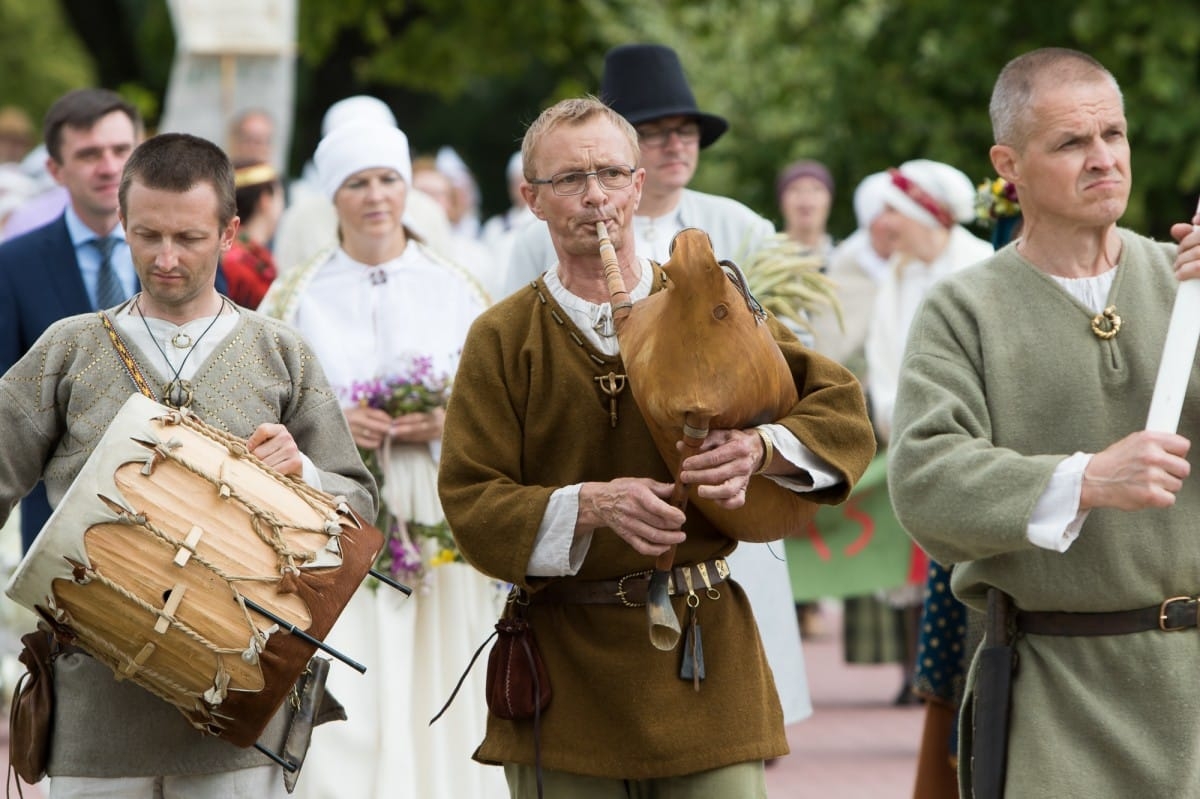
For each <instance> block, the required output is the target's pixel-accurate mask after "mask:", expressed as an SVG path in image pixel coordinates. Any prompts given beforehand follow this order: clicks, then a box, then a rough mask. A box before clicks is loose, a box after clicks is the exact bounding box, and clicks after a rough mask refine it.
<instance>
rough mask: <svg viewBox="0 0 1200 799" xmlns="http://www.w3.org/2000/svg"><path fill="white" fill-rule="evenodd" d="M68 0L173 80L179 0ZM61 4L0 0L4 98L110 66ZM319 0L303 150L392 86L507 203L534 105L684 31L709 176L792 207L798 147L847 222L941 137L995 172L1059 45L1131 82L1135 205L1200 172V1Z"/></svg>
mask: <svg viewBox="0 0 1200 799" xmlns="http://www.w3.org/2000/svg"><path fill="white" fill-rule="evenodd" d="M59 6H60V7H61V8H64V9H66V10H67V11H68V12H69V14H70V19H71V22H72V24H73V25H74V27H75V29H76V30H77V31H78V32H79V36H80V37H81V38H82V39H83V41H84V42H85V43H86V45H87V48H88V50H90V51H91V53H92V55H93V57H94V60H95V63H96V65H97V67H96V73H95V74H96V75H98V78H99V79H100V80H101V81H102V82H104V83H105V85H110V86H116V87H123V90H125V91H126V93H136V91H142V92H144V94H145V97H146V98H148V101H161V97H162V96H163V94H164V93H165V89H166V79H167V74H168V69H169V65H170V49H169V47H170V43H171V38H170V31H169V24H166V23H165V22H164V20H165V19H166V17H165V5H164V0H60V4H59ZM54 8H55V7H54V6H51V5H49V4H42V3H28V2H25V1H24V0H0V37H2V38H0V44H3V45H5V46H4V47H3V49H0V53H3V55H0V58H3V59H4V61H3V63H4V65H5V68H4V69H2V70H0V87H4V88H5V92H4V97H3V98H0V101H3V100H5V99H12V98H17V99H22V98H27V100H24V99H22V101H23V102H27V103H28V105H29V107H30V109H31V110H33V111H35V112H38V113H40V111H41V110H44V108H45V106H46V105H48V103H49V102H50V101H51V100H53V97H54V96H55V95H56V94H57V93H60V90H61V89H62V88H63V87H64V86H66V85H70V84H72V83H84V82H87V81H88V80H89V79H90V77H91V74H92V73H91V72H90V70H88V71H83V72H81V71H78V69H76V71H74V72H69V73H66V74H64V73H63V72H62V71H63V70H67V69H68V68H70V65H71V64H72V63H75V59H73V58H72V57H71V54H70V52H71V48H70V45H71V42H72V41H73V37H71V36H69V35H59V34H57V33H49V34H48V33H46V32H45V31H46V30H49V29H52V28H53V25H52V23H53V18H54V17H56V16H57V15H56V14H55V13H54ZM47 9H49V12H47ZM299 9H300V18H299V26H298V38H299V41H298V53H299V56H300V63H299V65H298V80H297V89H298V93H297V104H296V125H295V141H294V147H293V157H292V161H293V165H294V166H298V165H299V164H300V163H301V162H302V161H303V160H304V159H306V158H307V157H308V156H309V155H310V154H311V153H312V149H313V147H314V146H315V143H316V137H317V136H318V134H319V123H320V117H321V114H322V113H323V112H324V109H325V108H326V107H327V106H328V105H329V104H330V103H331V102H333V101H334V100H337V99H339V98H341V97H344V96H346V95H349V94H354V93H360V92H366V93H372V94H376V95H377V96H380V97H382V98H383V99H385V100H387V101H388V102H389V103H390V104H391V105H392V107H393V108H394V109H395V111H396V113H397V117H398V118H399V121H400V124H401V126H402V127H403V128H404V129H405V131H406V132H407V133H408V134H409V136H410V138H411V140H412V142H413V147H414V150H416V151H418V152H422V151H424V152H429V151H432V150H434V149H436V147H437V146H439V145H441V144H450V145H452V146H454V147H455V148H456V149H457V150H458V151H459V152H460V154H462V155H463V157H464V158H465V159H466V160H467V162H468V163H469V164H471V165H472V166H473V167H475V169H476V172H477V174H478V177H479V178H480V180H481V182H482V183H483V185H484V190H485V193H484V196H485V200H490V204H491V208H490V209H489V210H498V207H499V206H501V205H503V204H504V203H506V199H505V194H504V188H503V178H502V170H503V164H504V161H505V159H506V158H507V156H508V154H509V153H511V152H512V151H513V150H514V149H515V148H516V146H517V144H518V142H519V140H520V137H521V135H522V133H523V131H524V128H525V126H526V125H527V124H528V122H529V121H530V120H531V119H532V118H533V117H534V116H536V114H537V113H538V111H540V110H541V109H542V108H543V107H545V106H546V105H547V104H549V103H550V102H553V101H554V100H557V99H560V98H561V97H564V96H569V95H577V94H580V93H582V92H585V91H595V90H596V89H597V87H598V86H599V77H600V70H601V66H602V61H603V54H604V52H605V51H606V50H607V49H608V48H609V47H611V46H613V45H615V44H620V43H625V42H633V41H654V42H662V43H665V44H669V45H671V46H673V47H674V48H675V49H676V50H677V51H678V52H679V54H680V57H681V59H682V61H683V63H684V67H685V69H686V70H687V73H688V76H689V78H690V81H691V83H692V86H693V89H694V90H695V93H696V96H697V99H698V101H699V103H700V105H701V107H702V108H704V109H705V110H710V111H712V112H714V113H718V114H721V115H723V116H725V117H727V118H728V119H729V120H730V123H731V128H730V132H729V133H728V134H726V136H725V137H724V138H723V139H722V140H721V141H720V142H718V143H717V144H716V145H715V146H714V147H712V148H711V149H709V150H706V151H705V153H704V156H703V158H702V159H701V162H702V163H701V168H700V171H699V172H698V175H697V180H696V184H695V185H696V186H697V188H700V189H703V190H708V191H714V192H719V193H722V194H727V195H730V196H733V197H736V198H738V199H740V200H742V201H743V202H746V203H748V204H750V205H751V206H753V207H754V208H756V209H757V210H758V211H760V212H761V213H763V214H764V215H766V216H773V217H775V216H776V213H777V212H776V207H775V197H774V177H775V175H776V173H777V172H778V170H779V169H780V168H781V167H782V166H783V165H784V164H786V163H787V162H788V161H790V160H793V159H795V158H799V157H814V158H818V159H821V160H823V161H825V162H826V163H827V164H828V165H829V166H830V168H831V170H832V171H833V174H834V176H835V178H836V179H837V183H838V186H839V193H838V197H837V198H836V204H835V213H834V219H833V228H834V230H835V232H838V233H840V234H845V233H848V232H849V230H850V228H851V227H852V226H853V219H852V213H851V203H850V197H851V194H852V191H853V188H854V186H855V185H856V184H857V182H858V181H859V180H860V179H861V178H862V177H863V176H865V175H866V174H868V173H870V172H873V171H877V170H879V169H882V168H885V167H887V166H891V165H895V164H898V163H900V162H902V161H905V160H908V159H910V158H918V157H927V158H935V159H938V160H941V161H946V162H948V163H951V164H954V165H955V166H958V167H959V168H961V169H962V170H963V171H964V172H966V173H967V174H968V175H969V176H971V177H972V178H973V179H974V180H976V181H981V180H982V179H983V178H985V177H987V176H989V175H991V174H992V169H991V166H990V163H989V161H988V156H987V150H988V147H989V145H990V144H991V128H990V123H989V121H988V117H987V101H988V96H989V94H990V91H991V86H992V83H993V81H994V80H995V76H996V74H997V73H998V72H999V70H1000V68H1001V67H1002V66H1003V65H1004V64H1005V63H1006V62H1007V61H1008V60H1009V59H1010V58H1012V57H1013V56H1016V55H1018V54H1020V53H1022V52H1025V51H1027V50H1029V49H1032V48H1035V47H1040V46H1046V45H1061V46H1066V47H1075V48H1078V49H1081V50H1084V51H1086V52H1089V53H1091V54H1092V55H1094V56H1096V57H1097V58H1098V59H1099V60H1100V61H1101V62H1102V63H1104V64H1105V65H1106V66H1108V67H1109V69H1111V70H1112V72H1113V74H1114V75H1115V76H1116V77H1117V78H1118V80H1119V81H1120V82H1121V85H1122V88H1123V90H1124V93H1125V100H1126V109H1127V112H1128V116H1129V121H1130V136H1131V141H1132V143H1133V148H1134V172H1135V181H1134V192H1133V196H1132V197H1131V201H1130V208H1129V212H1128V213H1127V215H1126V217H1125V220H1124V222H1125V224H1127V225H1129V226H1130V227H1132V228H1135V229H1138V230H1142V231H1144V232H1147V233H1150V234H1152V235H1156V236H1160V237H1162V236H1165V235H1166V230H1167V227H1168V226H1169V224H1170V223H1171V222H1172V221H1175V220H1178V219H1181V218H1184V217H1185V216H1187V215H1188V214H1189V213H1190V211H1191V209H1192V207H1193V206H1194V199H1193V196H1194V194H1195V192H1196V191H1197V189H1198V187H1200V149H1197V148H1195V147H1193V146H1191V141H1190V138H1191V135H1193V132H1194V131H1196V130H1197V129H1200V103H1198V102H1196V101H1197V99H1198V98H1197V91H1198V88H1197V87H1198V83H1200V81H1198V78H1200V74H1198V70H1200V58H1198V56H1200V7H1198V6H1195V5H1194V4H1187V3H1178V2H1175V1H1174V0H1079V2H1076V3H1072V4H1062V3H1052V2H1047V1H1046V0H1010V2H1008V3H1003V4H994V3H981V2H969V1H968V2H963V0H758V2H756V3H753V4H748V3H745V2H744V1H743V0H658V2H655V3H645V2H643V0H535V1H534V2H528V3H510V4H498V3H495V2H494V0H338V2H334V3H326V2H317V0H299ZM164 26H165V27H166V30H164ZM51 54H52V55H51ZM84 60H85V61H86V59H84ZM85 69H86V68H85ZM776 218H777V217H776Z"/></svg>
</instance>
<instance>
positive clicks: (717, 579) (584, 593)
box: [529, 558, 729, 608]
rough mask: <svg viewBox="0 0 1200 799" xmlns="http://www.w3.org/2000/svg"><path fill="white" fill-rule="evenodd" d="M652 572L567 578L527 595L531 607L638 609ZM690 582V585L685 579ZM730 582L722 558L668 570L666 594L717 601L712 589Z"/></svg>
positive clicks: (727, 567)
mask: <svg viewBox="0 0 1200 799" xmlns="http://www.w3.org/2000/svg"><path fill="white" fill-rule="evenodd" d="M653 573H654V571H653V570H652V569H647V570H646V571H642V572H634V573H632V574H627V575H625V576H624V577H622V578H620V579H618V580H576V579H573V578H567V579H562V580H554V581H552V582H549V583H547V584H546V586H545V587H544V588H542V589H541V590H539V591H536V592H534V593H532V594H530V595H529V601H530V603H532V604H534V605H546V604H555V603H560V604H568V605H625V606H626V607H630V608H640V607H642V606H643V605H645V604H646V591H647V589H648V588H649V587H650V575H652V574H653ZM689 577H690V578H691V580H690V582H689V580H688V578H689ZM728 578H729V564H728V563H726V562H725V559H724V558H716V559H714V560H706V561H704V562H703V563H693V564H690V565H686V566H676V567H675V568H673V569H671V577H670V579H669V581H668V593H669V594H671V595H672V596H674V595H676V594H685V593H687V592H688V588H687V586H688V585H691V586H692V587H693V588H694V589H695V591H696V592H697V593H699V592H706V593H707V594H708V597H709V598H710V599H717V598H719V597H720V596H721V592H720V591H717V590H716V588H715V587H714V586H717V585H720V584H721V583H723V582H725V580H726V579H728Z"/></svg>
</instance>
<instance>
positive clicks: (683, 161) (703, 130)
mask: <svg viewBox="0 0 1200 799" xmlns="http://www.w3.org/2000/svg"><path fill="white" fill-rule="evenodd" d="M600 99H601V100H602V101H603V102H604V103H606V104H607V105H609V106H610V107H611V108H612V109H613V110H614V111H616V112H618V113H619V114H621V116H623V117H625V118H626V119H627V120H629V122H630V124H632V125H633V126H634V128H636V129H637V132H638V138H639V144H640V145H641V156H642V162H641V164H640V166H641V167H642V168H643V169H645V170H646V184H645V186H644V187H643V189H642V200H641V203H640V204H639V205H638V207H637V211H636V214H635V216H634V218H633V229H634V234H635V236H636V241H637V254H638V255H639V256H641V257H643V258H650V259H652V260H655V261H657V262H659V263H663V262H664V261H666V260H667V256H668V249H669V247H670V245H671V239H672V238H674V236H675V234H676V233H678V232H679V231H680V230H682V229H684V228H685V227H696V228H700V229H701V230H704V231H705V232H707V233H708V235H709V238H711V239H712V242H713V248H714V249H715V250H716V253H717V258H722V259H724V258H728V259H730V260H733V261H738V260H741V259H742V258H744V257H745V256H746V255H747V254H748V253H750V252H752V251H753V250H754V249H756V248H757V247H758V246H759V244H760V243H761V242H762V241H763V239H764V238H766V237H767V236H770V235H771V234H773V233H774V232H775V228H774V226H773V225H772V224H771V223H770V222H769V221H767V220H766V219H763V218H762V217H761V216H759V215H758V214H756V213H754V212H753V211H751V210H750V209H749V208H747V207H746V206H744V205H742V204H741V203H739V202H737V201H736V200H731V199H729V198H728V197H718V196H717V195H715V194H704V193H702V192H698V191H693V190H692V189H689V188H688V187H687V186H688V184H689V183H691V181H692V176H693V175H695V174H696V167H697V166H698V164H699V162H700V151H701V150H703V149H704V148H705V147H708V146H709V145H711V144H713V143H714V142H715V141H716V140H717V139H719V138H721V136H722V134H724V133H725V131H726V130H728V128H729V123H728V122H727V121H725V119H723V118H722V117H719V116H717V115H716V114H708V113H705V112H703V111H701V110H700V109H699V108H697V107H696V98H695V96H693V94H692V90H691V87H689V86H688V82H687V78H686V77H685V76H684V74H683V67H682V65H681V64H680V63H679V56H678V55H676V53H675V51H674V50H672V49H671V48H669V47H665V46H663V45H660V44H626V45H621V46H619V47H614V48H613V49H611V50H609V51H608V53H607V54H605V56H604V74H603V75H602V76H601V78H600ZM555 260H556V257H555V255H554V246H553V245H552V244H551V243H550V233H549V232H548V231H547V229H546V226H545V225H537V224H535V225H529V226H528V227H527V228H525V229H524V230H523V231H522V232H521V233H520V235H518V236H517V238H516V240H515V242H514V244H513V250H512V255H511V256H510V258H509V262H508V279H507V281H506V289H505V294H511V293H512V292H513V291H516V290H517V289H519V288H522V287H524V286H527V285H529V283H530V282H531V281H533V280H536V279H537V277H538V275H540V274H542V272H544V271H546V270H547V269H548V268H550V267H551V266H553V265H554V262H555Z"/></svg>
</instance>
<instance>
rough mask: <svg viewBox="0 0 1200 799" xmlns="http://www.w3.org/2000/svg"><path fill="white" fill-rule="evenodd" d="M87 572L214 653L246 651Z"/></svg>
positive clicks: (94, 573)
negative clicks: (219, 641) (210, 636)
mask: <svg viewBox="0 0 1200 799" xmlns="http://www.w3.org/2000/svg"><path fill="white" fill-rule="evenodd" d="M213 571H214V572H216V571H217V570H216V569H213ZM87 574H88V576H89V577H90V578H91V579H93V580H97V581H99V582H100V584H101V585H103V586H105V587H106V588H108V589H109V590H111V591H113V592H115V593H117V594H120V595H121V596H122V597H124V598H125V599H127V600H129V601H130V602H132V603H133V604H134V605H137V606H138V607H139V608H141V609H142V610H144V611H146V612H147V613H149V614H151V615H153V616H156V617H158V618H160V619H165V620H166V621H167V623H168V624H170V625H171V626H172V627H174V628H175V629H177V630H179V631H180V632H181V633H183V634H184V635H186V636H187V637H188V638H191V639H192V640H193V641H195V642H196V643H198V644H200V646H202V647H204V648H205V649H207V650H208V651H209V652H212V653H213V654H214V655H239V656H240V655H241V654H242V653H243V652H245V651H246V650H244V649H230V648H228V647H221V646H217V645H216V644H215V643H213V642H212V641H210V640H208V639H207V638H205V637H204V636H203V635H201V634H200V633H199V632H197V631H196V630H195V629H194V628H192V627H191V626H189V625H188V624H186V623H184V622H183V621H181V620H180V619H179V618H177V617H176V616H174V615H173V614H170V613H166V612H165V611H163V609H162V608H160V607H156V606H155V605H151V604H150V603H149V602H147V601H145V600H144V599H142V598H141V597H139V596H137V595H136V594H134V593H132V592H131V591H130V590H129V589H127V588H125V587H124V586H122V585H120V584H118V583H115V582H113V581H112V580H110V579H109V578H107V577H105V576H104V575H103V574H102V573H101V572H99V571H97V570H95V569H88V570H87ZM218 574H219V572H218ZM72 623H74V622H72ZM247 623H248V624H249V625H250V628H251V630H253V631H254V632H255V633H256V634H258V635H261V633H258V630H257V629H256V628H255V627H254V624H253V623H252V622H250V620H249V616H247ZM132 662H133V661H132V660H131V661H130V663H132ZM126 665H129V664H126ZM137 666H138V668H139V669H141V668H143V666H142V665H141V664H137Z"/></svg>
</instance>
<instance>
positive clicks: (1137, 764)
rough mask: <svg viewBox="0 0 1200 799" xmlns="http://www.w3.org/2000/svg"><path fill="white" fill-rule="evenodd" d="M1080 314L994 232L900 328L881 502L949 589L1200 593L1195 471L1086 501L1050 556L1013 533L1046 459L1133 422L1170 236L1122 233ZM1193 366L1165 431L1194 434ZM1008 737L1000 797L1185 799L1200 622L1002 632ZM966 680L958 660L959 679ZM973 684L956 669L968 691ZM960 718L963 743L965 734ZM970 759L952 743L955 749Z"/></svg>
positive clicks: (1161, 314)
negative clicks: (1076, 523) (1098, 312)
mask: <svg viewBox="0 0 1200 799" xmlns="http://www.w3.org/2000/svg"><path fill="white" fill-rule="evenodd" d="M1120 235H1121V239H1122V245H1123V246H1122V252H1121V257H1120V260H1119V264H1118V267H1117V270H1118V271H1117V274H1116V276H1115V279H1114V282H1113V285H1112V289H1111V291H1110V294H1109V296H1108V299H1107V302H1106V304H1107V305H1111V306H1115V308H1116V311H1117V313H1118V314H1119V315H1120V316H1121V318H1122V320H1123V324H1122V326H1121V330H1120V332H1119V333H1118V334H1117V335H1116V337H1114V338H1112V339H1110V340H1108V341H1102V340H1101V339H1099V338H1098V337H1097V336H1095V335H1094V334H1093V333H1092V330H1091V326H1090V320H1091V318H1092V317H1093V315H1094V314H1095V311H1094V310H1092V309H1088V308H1085V307H1084V306H1083V305H1082V304H1080V303H1079V302H1078V301H1076V300H1075V299H1074V298H1073V297H1071V295H1070V294H1068V293H1067V292H1066V291H1064V290H1063V289H1062V288H1061V287H1060V286H1059V285H1058V284H1056V283H1055V282H1054V281H1053V280H1052V279H1051V278H1049V277H1047V276H1046V275H1044V274H1043V273H1041V272H1040V271H1038V270H1037V269H1036V268H1034V267H1033V266H1032V265H1031V264H1029V263H1028V262H1026V261H1025V260H1024V259H1023V258H1021V257H1020V256H1019V255H1018V254H1017V252H1016V249H1015V247H1013V246H1011V245H1010V246H1008V247H1006V248H1005V249H1003V250H1001V251H1000V252H999V253H997V255H996V256H995V257H993V258H992V259H990V260H988V261H985V262H983V263H982V264H980V265H978V266H975V267H972V268H971V269H968V270H965V271H964V272H962V273H959V274H956V275H953V276H951V277H949V278H947V279H946V280H944V281H942V282H941V283H939V284H938V285H937V286H935V287H934V288H933V290H932V291H931V292H930V294H929V296H928V298H927V300H926V303H925V306H924V307H923V309H922V310H921V312H920V313H919V314H918V317H917V319H916V322H915V324H914V326H913V329H912V333H911V336H910V339H909V344H908V351H907V354H906V357H905V361H904V366H903V370H902V379H901V385H900V394H899V401H898V403H897V406H896V430H897V432H898V435H897V436H896V437H895V438H894V439H893V444H892V448H891V463H890V474H889V476H890V480H891V489H892V501H893V503H894V504H895V507H896V511H897V514H898V516H899V518H900V520H901V522H902V523H903V524H904V526H905V528H906V529H907V530H908V531H909V533H910V534H911V535H912V536H913V538H914V539H916V541H917V542H918V543H919V544H920V545H921V546H923V547H925V548H926V549H927V550H928V552H929V554H930V555H931V556H932V557H933V558H934V559H936V560H937V561H939V562H942V563H956V564H958V565H956V566H955V568H954V576H953V588H954V591H955V593H956V594H957V595H958V596H959V597H960V598H962V599H963V601H965V602H967V603H968V604H970V605H971V606H973V607H975V608H977V609H981V610H982V609H984V608H985V605H986V602H985V594H986V590H987V588H988V587H989V586H998V587H1000V588H1002V589H1003V590H1004V591H1006V592H1008V593H1009V594H1011V595H1012V597H1013V599H1014V601H1015V603H1016V605H1017V607H1018V608H1023V609H1026V610H1056V611H1117V610H1131V609H1134V608H1142V607H1148V606H1151V605H1157V604H1159V603H1160V602H1162V601H1163V599H1165V598H1167V597H1173V596H1179V595H1195V594H1196V593H1198V592H1200V535H1198V534H1197V533H1198V530H1197V519H1200V483H1198V482H1197V476H1196V473H1195V465H1196V460H1197V454H1198V453H1197V450H1196V448H1195V447H1193V448H1192V451H1191V453H1190V455H1189V460H1190V461H1191V462H1192V464H1193V474H1192V476H1191V477H1190V478H1189V479H1188V480H1186V481H1185V483H1184V487H1183V490H1182V491H1180V492H1179V494H1178V496H1177V502H1176V505H1175V506H1174V507H1172V508H1167V509H1161V510H1143V511H1139V512H1136V513H1129V512H1122V511H1118V510H1113V509H1098V510H1093V511H1091V513H1090V514H1089V515H1088V517H1087V520H1086V522H1085V524H1084V525H1083V529H1082V531H1081V533H1080V535H1079V538H1078V539H1077V540H1076V541H1075V542H1074V543H1073V544H1072V545H1071V547H1070V548H1069V549H1068V550H1067V551H1066V552H1065V553H1058V552H1054V551H1050V550H1046V549H1041V548H1038V547H1035V546H1034V545H1033V544H1031V543H1030V542H1029V541H1028V539H1027V537H1026V529H1027V527H1028V524H1029V520H1030V517H1031V514H1032V512H1033V508H1034V505H1035V503H1036V502H1037V500H1038V498H1039V497H1040V496H1041V495H1042V493H1043V492H1044V490H1045V488H1046V485H1047V483H1048V481H1049V479H1050V476H1051V474H1052V473H1053V471H1054V469H1055V467H1056V465H1057V464H1058V463H1060V462H1061V461H1062V460H1063V459H1064V458H1066V457H1067V456H1069V455H1071V454H1072V453H1074V452H1076V451H1080V452H1093V453H1094V452H1099V451H1100V450H1102V449H1104V448H1105V447H1107V446H1108V445H1109V444H1112V443H1113V442H1115V441H1117V440H1119V439H1121V438H1123V437H1124V436H1126V435H1128V434H1130V433H1133V432H1135V431H1138V430H1141V429H1144V427H1145V424H1146V415H1147V411H1148V410H1149V407H1150V397H1151V394H1152V392H1153V388H1154V383H1155V377H1156V374H1157V371H1158V364H1159V360H1160V358H1161V355H1162V347H1163V342H1164V340H1165V338H1166V328H1167V321H1168V318H1169V316H1170V313H1171V307H1172V303H1173V297H1174V292H1175V289H1176V286H1177V282H1176V281H1175V279H1174V277H1173V274H1172V262H1173V259H1174V254H1175V248H1174V246H1173V245H1169V244H1159V243H1155V242H1152V241H1150V240H1148V239H1145V238H1142V237H1140V236H1136V235H1134V234H1132V233H1130V232H1128V231H1121V232H1120ZM1198 397H1200V375H1198V373H1197V372H1196V371H1195V369H1194V368H1193V372H1192V377H1191V382H1190V385H1189V388H1188V393H1187V398H1186V401H1185V405H1184V409H1183V416H1182V419H1181V421H1180V428H1179V430H1180V433H1181V434H1182V435H1184V436H1187V437H1188V438H1190V439H1192V440H1193V441H1194V440H1196V438H1197V436H1200V402H1198V401H1197V398H1198ZM1017 654H1018V664H1019V665H1018V668H1017V673H1016V680H1015V683H1014V686H1013V691H1014V694H1013V703H1012V723H1011V728H1010V738H1009V761H1008V792H1007V794H1006V795H1007V796H1008V797H1009V798H1010V799H1013V798H1014V797H1016V798H1020V799H1024V798H1025V797H1049V796H1053V797H1129V796H1137V797H1145V798H1146V799H1149V798H1150V797H1155V798H1158V797H1161V798H1162V799H1168V797H1172V798H1173V797H1183V796H1200V759H1198V758H1197V757H1196V754H1197V753H1198V752H1200V722H1198V721H1197V719H1198V718H1200V681H1197V679H1196V665H1197V663H1200V631H1197V630H1194V629H1193V630H1188V631H1186V632H1181V633H1169V634H1168V633H1162V632H1159V631H1149V632H1142V633H1137V634H1132V635H1120V636H1103V637H1088V638H1068V637H1061V636H1042V635H1029V636H1024V637H1021V638H1019V639H1018V640H1017ZM972 679H973V676H972ZM971 687H972V686H969V689H968V690H970V688H971ZM970 732H971V731H970V722H969V720H967V719H964V722H963V733H964V735H963V738H962V742H961V745H962V747H963V749H962V752H963V754H964V755H965V753H966V752H967V751H969V750H968V749H967V747H969V746H970V741H971V735H970ZM959 762H960V764H962V765H963V766H964V767H965V768H969V763H970V759H969V758H968V757H965V756H964V757H960V759H959Z"/></svg>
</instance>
